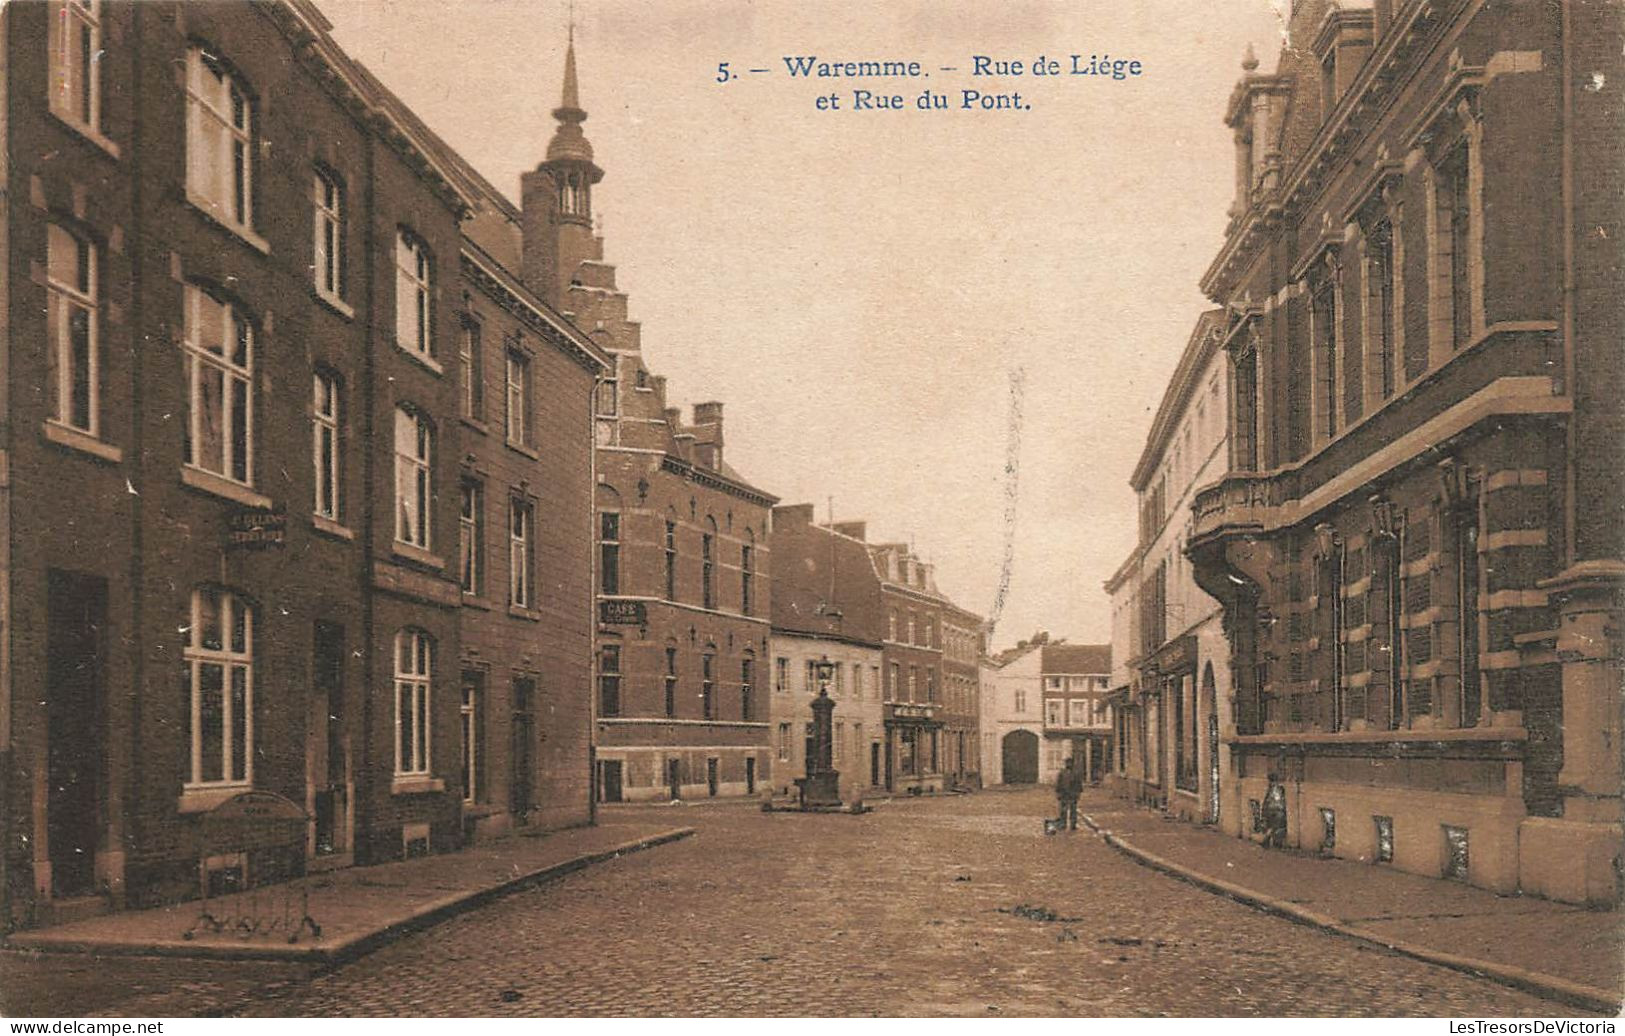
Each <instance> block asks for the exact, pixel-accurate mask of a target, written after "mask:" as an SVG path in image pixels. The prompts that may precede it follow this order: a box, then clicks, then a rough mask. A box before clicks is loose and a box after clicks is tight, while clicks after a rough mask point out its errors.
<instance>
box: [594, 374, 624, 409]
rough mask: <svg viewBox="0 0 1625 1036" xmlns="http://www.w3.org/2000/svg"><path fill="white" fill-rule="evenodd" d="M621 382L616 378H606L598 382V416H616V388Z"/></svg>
mask: <svg viewBox="0 0 1625 1036" xmlns="http://www.w3.org/2000/svg"><path fill="white" fill-rule="evenodd" d="M619 387H620V382H619V381H617V380H616V379H614V378H605V379H603V380H602V381H600V382H599V383H598V404H597V410H598V416H599V417H614V416H615V411H616V390H617V389H619Z"/></svg>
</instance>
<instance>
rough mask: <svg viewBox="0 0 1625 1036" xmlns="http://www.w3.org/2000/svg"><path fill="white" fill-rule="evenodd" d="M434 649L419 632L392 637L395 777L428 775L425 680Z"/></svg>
mask: <svg viewBox="0 0 1625 1036" xmlns="http://www.w3.org/2000/svg"><path fill="white" fill-rule="evenodd" d="M433 654H434V647H433V645H432V644H431V643H430V642H429V635H428V634H427V633H424V632H423V631H421V630H401V631H400V632H399V633H397V634H395V774H396V776H398V777H406V776H426V775H427V774H428V773H429V736H430V727H431V724H430V721H429V677H430V672H431V670H432V668H433V664H434V659H433Z"/></svg>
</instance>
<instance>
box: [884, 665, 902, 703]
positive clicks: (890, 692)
mask: <svg viewBox="0 0 1625 1036" xmlns="http://www.w3.org/2000/svg"><path fill="white" fill-rule="evenodd" d="M900 669H901V667H900V666H899V665H898V664H897V663H896V662H893V663H892V664H891V670H890V672H888V673H887V678H888V680H889V681H890V682H889V683H888V685H887V687H886V691H887V697H889V698H890V699H891V700H892V701H897V700H898V698H897V680H898V675H899V671H900Z"/></svg>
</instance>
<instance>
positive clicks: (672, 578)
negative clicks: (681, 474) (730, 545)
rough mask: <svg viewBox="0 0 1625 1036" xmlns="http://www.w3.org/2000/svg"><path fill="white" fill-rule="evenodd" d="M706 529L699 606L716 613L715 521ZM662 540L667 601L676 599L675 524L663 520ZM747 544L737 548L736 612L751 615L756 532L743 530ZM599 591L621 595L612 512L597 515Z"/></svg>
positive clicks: (616, 518) (617, 526)
mask: <svg viewBox="0 0 1625 1036" xmlns="http://www.w3.org/2000/svg"><path fill="white" fill-rule="evenodd" d="M707 521H708V522H709V523H710V524H709V530H708V531H707V532H704V533H702V534H701V535H700V605H701V607H704V608H708V609H712V610H715V609H716V607H717V592H716V575H717V571H716V570H717V557H716V540H717V534H716V522H715V520H713V519H709V518H708V519H707ZM664 533H665V535H664V538H663V540H662V559H663V561H664V590H665V597H666V600H668V601H675V600H677V563H678V550H677V523H676V522H675V521H673V520H671V519H667V520H666V524H665V530H664ZM745 535H746V537H747V538H748V542H746V543H742V544H740V547H739V610H740V612H741V613H742V614H744V615H751V614H753V613H754V612H755V610H756V546H755V533H753V532H751V531H750V530H748V529H747V530H746V531H745ZM598 589H599V592H600V593H603V594H619V593H622V592H623V579H622V570H621V516H620V514H619V513H618V512H615V511H600V512H599V514H598Z"/></svg>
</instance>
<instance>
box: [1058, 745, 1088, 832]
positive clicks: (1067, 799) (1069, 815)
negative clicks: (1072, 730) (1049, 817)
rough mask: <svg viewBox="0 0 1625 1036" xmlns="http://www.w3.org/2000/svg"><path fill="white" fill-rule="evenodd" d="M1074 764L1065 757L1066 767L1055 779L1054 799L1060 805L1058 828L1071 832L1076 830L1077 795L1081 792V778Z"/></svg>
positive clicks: (1071, 759)
mask: <svg viewBox="0 0 1625 1036" xmlns="http://www.w3.org/2000/svg"><path fill="white" fill-rule="evenodd" d="M1075 762H1076V761H1075V760H1074V759H1073V758H1072V757H1071V756H1067V759H1066V765H1065V766H1063V767H1061V772H1060V773H1059V774H1057V775H1056V777H1055V798H1056V801H1058V802H1059V803H1060V805H1061V818H1060V827H1061V828H1062V829H1063V830H1071V831H1076V830H1077V829H1078V795H1079V794H1081V793H1082V791H1083V778H1082V775H1081V774H1080V773H1079V771H1078V768H1077V766H1076V765H1075Z"/></svg>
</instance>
